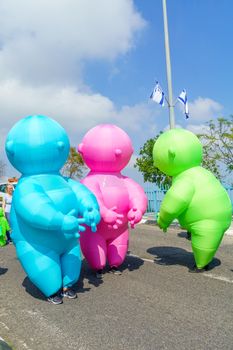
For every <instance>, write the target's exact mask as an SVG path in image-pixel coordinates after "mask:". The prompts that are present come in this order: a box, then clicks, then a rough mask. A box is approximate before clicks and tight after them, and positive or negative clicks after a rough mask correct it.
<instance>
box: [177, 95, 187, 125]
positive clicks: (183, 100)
mask: <svg viewBox="0 0 233 350" xmlns="http://www.w3.org/2000/svg"><path fill="white" fill-rule="evenodd" d="M177 99H178V101H179V102H180V103H182V105H183V106H184V114H185V117H186V119H188V118H189V107H188V99H187V93H186V90H182V91H181V93H180V95H179V97H178V98H177Z"/></svg>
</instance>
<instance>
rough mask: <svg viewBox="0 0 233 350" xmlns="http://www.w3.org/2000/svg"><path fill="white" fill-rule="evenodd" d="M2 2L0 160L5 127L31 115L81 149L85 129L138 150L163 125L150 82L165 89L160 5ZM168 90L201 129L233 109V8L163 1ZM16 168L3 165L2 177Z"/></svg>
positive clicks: (145, 0)
mask: <svg viewBox="0 0 233 350" xmlns="http://www.w3.org/2000/svg"><path fill="white" fill-rule="evenodd" d="M96 3H97V1H94V0H79V1H77V0H57V1H55V0H50V1H49V2H47V1H45V0H41V1H40V2H38V1H37V0H31V1H30V2H28V1H27V0H21V6H20V8H18V6H17V0H8V1H7V2H1V4H0V22H1V27H0V47H1V50H0V105H1V125H0V159H3V160H4V161H6V162H7V160H6V158H5V154H4V142H5V137H6V135H7V132H8V130H9V129H10V128H11V127H12V126H13V124H14V123H15V122H16V121H17V120H19V119H20V118H22V117H24V116H27V115H29V114H45V115H48V116H50V117H52V118H54V119H56V120H57V121H58V122H60V123H61V124H62V125H63V127H65V129H66V130H67V132H68V134H69V136H70V139H71V143H72V144H73V145H77V144H78V143H79V142H80V141H81V139H82V137H83V136H84V134H85V133H86V132H87V131H88V129H89V128H90V127H93V126H95V125H96V124H99V123H106V122H107V123H113V124H117V125H118V126H120V127H122V128H123V129H124V130H125V131H126V132H127V133H128V134H129V136H130V137H131V139H132V141H133V144H134V149H135V154H134V157H133V159H132V162H131V164H130V166H129V167H128V169H127V170H126V171H125V173H126V174H128V175H130V176H132V177H134V178H135V179H136V180H138V181H141V177H140V176H139V175H138V174H137V173H136V171H135V170H134V169H133V166H132V165H133V161H134V160H135V157H136V156H137V154H138V151H139V148H140V146H142V145H143V143H144V142H145V141H146V140H147V139H148V138H150V137H153V136H155V135H156V134H157V133H158V132H159V131H160V130H164V129H165V128H167V127H168V110H167V108H161V107H160V106H159V105H157V104H155V103H153V102H152V101H149V96H150V94H151V91H152V89H153V85H154V82H155V80H156V79H158V80H159V82H160V84H161V86H162V87H163V89H164V91H165V93H166V92H167V83H166V66H165V49H164V32H163V16H162V0H155V1H149V0H135V1H131V0H99V1H98V7H95V8H94V7H93V5H95V4H96ZM167 11H168V24H169V35H170V51H171V65H172V82H173V94H174V100H175V97H177V96H178V95H179V93H180V92H181V90H182V89H183V88H185V89H186V90H187V93H188V101H189V105H190V119H189V120H185V117H184V115H183V113H182V109H181V108H180V106H177V107H176V108H175V114H176V123H177V125H179V126H182V127H184V128H188V129H189V130H191V131H193V132H198V131H199V130H200V129H201V128H202V127H203V125H204V124H205V122H206V121H208V120H209V119H211V118H212V119H216V118H217V117H219V116H225V117H228V116H229V115H230V114H232V112H233V98H232V92H233V89H232V78H233V47H232V45H231V38H232V37H233V23H232V13H233V2H232V1H231V0H222V1H221V2H220V1H216V0H205V1H203V0H189V1H187V0H176V1H173V0H167ZM14 173H15V172H14V170H13V169H12V168H11V166H9V165H8V167H7V174H9V175H13V174H14Z"/></svg>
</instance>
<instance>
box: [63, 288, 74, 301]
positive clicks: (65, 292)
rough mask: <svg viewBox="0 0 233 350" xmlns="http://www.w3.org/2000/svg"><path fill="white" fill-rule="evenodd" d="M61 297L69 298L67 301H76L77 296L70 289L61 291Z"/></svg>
mask: <svg viewBox="0 0 233 350" xmlns="http://www.w3.org/2000/svg"><path fill="white" fill-rule="evenodd" d="M61 295H62V296H63V297H65V298H69V299H76V298H77V294H76V293H75V291H74V290H73V289H71V288H69V289H66V290H63V292H62V293H61Z"/></svg>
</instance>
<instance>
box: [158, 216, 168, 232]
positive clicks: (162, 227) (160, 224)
mask: <svg viewBox="0 0 233 350" xmlns="http://www.w3.org/2000/svg"><path fill="white" fill-rule="evenodd" d="M157 224H158V225H159V227H160V228H161V229H162V230H163V232H167V228H168V225H167V224H166V223H165V222H164V221H163V220H162V219H161V217H160V215H159V213H158V214H157Z"/></svg>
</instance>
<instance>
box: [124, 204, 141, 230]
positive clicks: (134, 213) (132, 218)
mask: <svg viewBox="0 0 233 350" xmlns="http://www.w3.org/2000/svg"><path fill="white" fill-rule="evenodd" d="M127 217H128V220H129V222H130V226H131V228H134V227H135V224H137V223H138V222H139V221H141V219H142V212H141V210H140V209H137V208H132V209H130V211H129V212H128V215H127Z"/></svg>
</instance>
